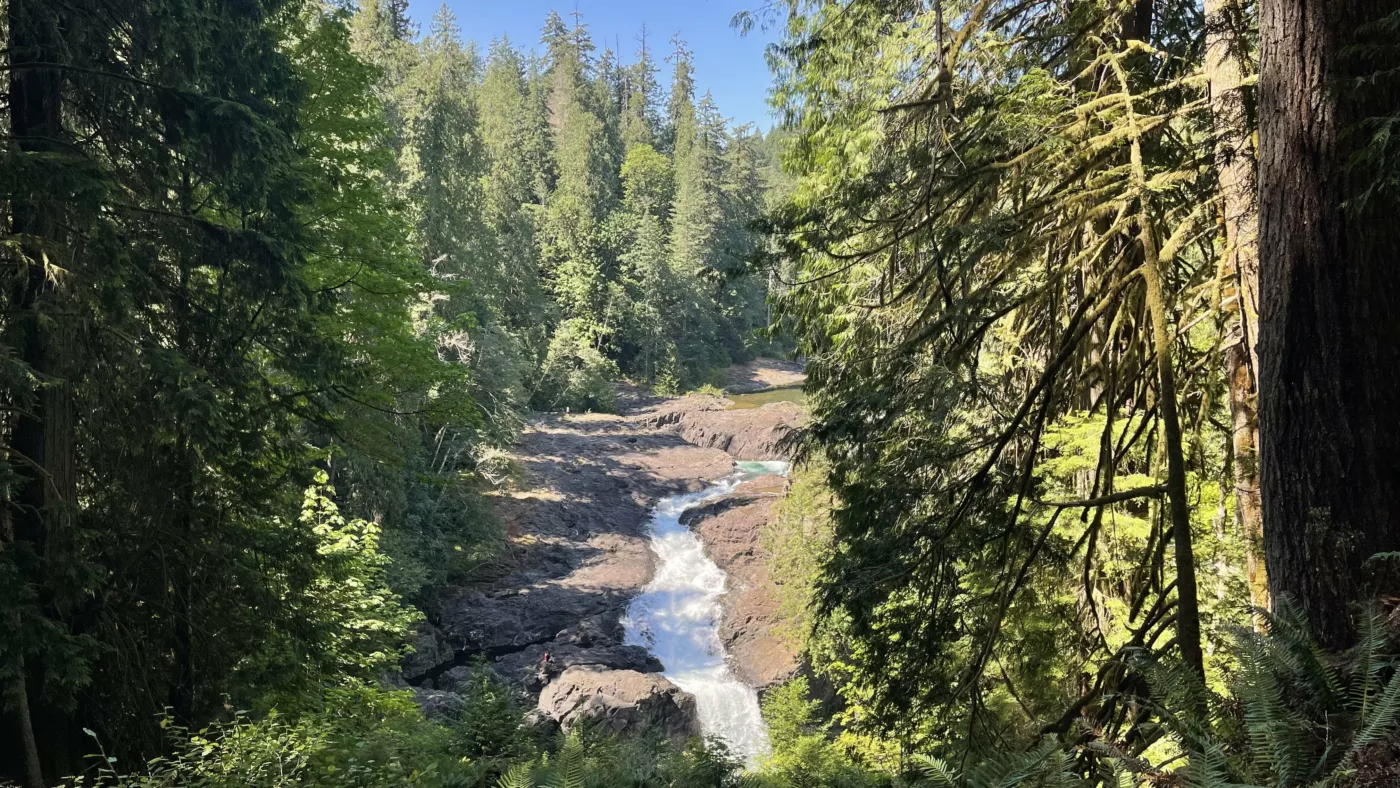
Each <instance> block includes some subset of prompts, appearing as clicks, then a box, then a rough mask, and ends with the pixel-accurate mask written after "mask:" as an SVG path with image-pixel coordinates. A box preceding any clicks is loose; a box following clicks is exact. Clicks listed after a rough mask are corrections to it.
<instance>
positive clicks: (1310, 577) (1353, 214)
mask: <svg viewBox="0 0 1400 788" xmlns="http://www.w3.org/2000/svg"><path fill="white" fill-rule="evenodd" d="M1397 9H1400V5H1397V3H1396V0H1327V2H1317V1H1316V0H1264V2H1263V3H1262V7H1261V11H1260V39H1261V62H1260V87H1259V90H1260V107H1261V110H1260V127H1259V143H1260V145H1259V186H1260V251H1261V254H1260V260H1261V265H1260V271H1259V273H1260V279H1259V284H1260V302H1261V312H1260V331H1259V372H1260V374H1259V391H1260V399H1259V402H1260V411H1259V424H1260V438H1261V447H1260V448H1261V451H1260V460H1261V471H1262V477H1263V478H1262V481H1263V487H1262V492H1263V510H1264V525H1265V529H1264V546H1265V557H1266V559H1267V563H1268V574H1269V590H1270V592H1271V593H1272V594H1273V595H1274V596H1275V597H1276V598H1278V597H1281V596H1284V595H1286V596H1288V597H1289V598H1290V599H1291V600H1292V602H1293V603H1295V604H1296V605H1297V606H1298V607H1299V608H1300V609H1301V611H1302V612H1303V614H1304V615H1305V616H1306V617H1307V619H1308V621H1309V622H1310V625H1311V627H1312V630H1313V632H1314V634H1315V635H1316V636H1317V638H1318V639H1319V641H1320V642H1321V643H1322V644H1323V645H1324V646H1326V647H1328V648H1332V649H1340V648H1345V647H1346V646H1347V645H1349V644H1350V643H1351V642H1352V641H1353V639H1354V629H1353V624H1352V620H1351V605H1352V603H1354V602H1357V601H1359V600H1364V599H1367V598H1369V597H1370V596H1371V595H1372V594H1375V593H1377V592H1382V593H1394V592H1396V591H1400V587H1397V583H1396V573H1395V572H1393V571H1388V572H1387V571H1380V570H1381V569H1382V568H1384V564H1379V563H1378V564H1368V562H1367V559H1369V558H1370V557H1371V556H1373V555H1375V554H1376V553H1380V552H1386V551H1394V550H1400V452H1397V451H1396V447H1397V446H1400V313H1397V312H1396V305H1397V304H1400V276H1397V275H1396V271H1397V270H1400V228H1398V227H1397V225H1400V221H1397V219H1396V217H1397V216H1400V205H1397V200H1396V199H1395V197H1394V195H1393V193H1392V194H1380V195H1378V196H1377V197H1376V198H1375V199H1374V200H1372V201H1370V202H1369V203H1368V204H1365V205H1358V204H1357V203H1355V202H1354V201H1355V198H1357V197H1358V196H1359V195H1360V194H1361V193H1362V192H1363V191H1364V190H1365V189H1366V187H1367V186H1368V185H1369V184H1368V182H1367V179H1368V178H1369V177H1372V176H1374V174H1375V173H1373V172H1368V171H1367V169H1366V168H1355V169H1351V168H1349V167H1348V165H1349V164H1350V163H1351V162H1352V161H1353V157H1354V156H1355V154H1356V152H1357V151H1358V150H1359V149H1360V147H1361V144H1362V143H1363V142H1364V140H1362V139H1359V137H1360V135H1358V134H1356V133H1355V132H1356V131H1357V124H1358V121H1361V120H1363V119H1365V118H1368V117H1372V116H1376V115H1380V114H1384V113H1387V112H1392V111H1394V110H1395V109H1396V108H1397V103H1396V95H1395V92H1394V91H1393V90H1389V89H1383V88H1380V87H1377V86H1375V85H1364V86H1360V87H1358V85H1359V82H1358V81H1357V80H1356V79H1355V78H1356V77H1358V76H1361V75H1363V74H1368V73H1371V72H1374V71H1377V70H1379V69H1380V68H1383V67H1385V66H1386V65H1393V64H1371V65H1363V64H1358V63H1355V62H1350V61H1349V59H1350V58H1351V57H1353V56H1352V55H1349V54H1348V52H1349V51H1351V50H1350V48H1351V47H1352V46H1353V45H1355V44H1358V43H1361V39H1362V36H1363V35H1365V34H1364V32H1363V31H1362V26H1363V25H1364V24H1365V23H1367V22H1370V21H1373V20H1376V19H1379V18H1380V17H1382V16H1384V15H1386V14H1388V13H1393V12H1395V11H1396V10H1397ZM1360 90H1364V91H1366V92H1365V93H1364V94H1362V93H1359V92H1358V91H1360ZM1349 201H1350V202H1349Z"/></svg>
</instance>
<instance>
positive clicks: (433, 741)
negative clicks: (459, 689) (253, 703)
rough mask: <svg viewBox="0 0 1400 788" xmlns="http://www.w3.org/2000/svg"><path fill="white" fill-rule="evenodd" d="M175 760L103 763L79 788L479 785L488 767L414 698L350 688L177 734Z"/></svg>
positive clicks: (364, 686)
mask: <svg viewBox="0 0 1400 788" xmlns="http://www.w3.org/2000/svg"><path fill="white" fill-rule="evenodd" d="M167 731H168V732H169V733H170V735H171V738H172V740H173V752H172V754H171V755H169V756H166V757H161V758H155V759H153V760H151V761H149V762H147V763H146V764H145V766H144V768H143V769H141V770H139V771H135V772H126V773H123V770H122V769H121V767H120V764H117V763H115V762H110V761H108V760H107V759H106V758H105V757H102V756H99V759H98V763H99V768H98V769H96V773H95V774H90V775H87V776H85V777H81V778H78V779H77V780H76V781H75V783H74V784H75V785H77V786H89V785H91V786H102V787H103V788H177V787H178V788H291V786H326V787H327V788H330V787H331V786H336V788H341V787H342V786H364V787H365V788H370V787H371V786H387V785H415V786H425V788H451V787H454V786H470V785H477V784H479V783H480V782H481V780H482V778H483V775H484V769H483V767H482V766H481V765H480V764H476V763H473V762H471V761H470V760H468V759H466V758H463V757H460V756H457V755H455V754H454V753H455V752H457V751H458V744H459V742H458V737H457V734H456V732H455V731H454V730H453V729H451V728H449V727H447V726H443V725H439V724H436V723H433V722H430V721H428V720H426V719H424V717H423V715H422V713H421V712H419V710H418V707H417V706H416V705H415V704H414V703H413V700H412V695H411V693H408V692H401V691H393V690H385V689H382V688H378V687H373V686H370V685H367V684H362V683H350V684H346V685H344V686H342V687H339V688H334V689H329V690H326V691H325V692H324V693H323V694H322V695H320V696H319V697H317V698H315V699H314V700H312V699H303V704H302V706H301V708H298V709H296V710H295V711H294V712H293V713H289V714H283V713H281V712H279V711H273V712H270V713H268V714H267V715H265V716H263V717H261V718H260V719H256V720H254V719H251V718H249V717H246V716H239V717H237V718H235V719H234V720H233V721H231V722H227V723H221V724H216V725H212V726H210V727H208V728H205V729H203V730H200V731H197V732H196V731H186V730H182V729H179V728H175V727H173V726H168V727H167Z"/></svg>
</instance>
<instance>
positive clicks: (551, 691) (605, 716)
mask: <svg viewBox="0 0 1400 788" xmlns="http://www.w3.org/2000/svg"><path fill="white" fill-rule="evenodd" d="M799 374H800V373H799V372H797V371H795V369H794V366H793V365H791V364H786V363H783V362H776V363H763V362H758V363H754V364H750V365H745V366H744V367H739V368H735V369H734V370H731V385H732V386H733V388H734V390H746V389H749V390H751V389H754V388H764V387H766V386H770V385H790V384H791V382H792V380H793V378H794V376H795V375H799ZM798 379H799V380H800V377H799V378H798ZM620 395H621V396H620V397H619V400H620V411H621V412H620V413H619V414H617V415H608V414H576V415H562V414H541V415H539V416H537V417H536V418H534V419H533V420H532V421H531V423H530V425H529V427H528V428H527V429H526V431H525V433H524V435H523V436H522V438H521V440H520V442H519V444H518V446H517V447H516V448H515V451H514V452H513V460H514V461H515V463H516V464H517V466H518V467H519V469H520V473H519V474H518V476H519V478H518V481H517V482H516V483H515V484H514V485H512V486H510V489H506V490H502V491H500V492H498V493H497V494H495V496H494V497H495V503H496V506H497V510H498V511H499V512H500V514H501V516H502V518H503V519H504V520H505V522H506V524H507V526H508V537H509V546H508V549H507V550H506V552H505V554H504V555H503V556H501V557H500V558H499V559H498V560H497V561H495V562H494V563H493V564H492V566H490V567H488V568H486V569H485V570H484V571H483V572H481V573H480V574H479V577H478V579H477V580H476V581H475V582H473V583H471V584H470V585H464V586H460V587H454V588H449V589H445V590H444V592H443V593H442V595H441V597H440V599H439V601H438V604H437V609H436V610H435V611H434V615H433V616H432V619H433V622H432V624H431V625H428V626H425V627H424V630H423V632H422V634H421V636H420V638H419V641H418V643H417V651H416V653H415V654H414V655H412V656H411V657H410V658H409V659H408V660H407V661H406V662H405V665H404V676H405V678H406V680H407V681H408V683H409V684H410V685H412V686H414V687H416V688H417V689H418V693H419V698H420V701H421V702H423V703H424V705H425V708H426V709H427V710H428V711H429V712H430V713H432V712H435V711H436V710H439V709H440V710H444V711H449V710H451V709H453V708H456V707H458V706H460V704H461V699H460V697H459V696H458V694H457V693H459V692H461V691H462V690H463V688H464V687H465V686H466V685H467V683H468V681H469V679H470V673H471V670H472V668H471V665H472V664H473V663H474V662H477V661H481V660H485V661H486V662H487V664H489V665H490V668H491V670H492V671H493V672H494V673H496V674H497V676H498V677H499V678H500V679H502V680H504V681H505V682H507V683H508V684H509V685H511V686H513V687H514V688H516V689H517V691H519V692H520V694H521V695H522V696H524V697H529V698H532V699H534V698H537V699H538V707H539V712H540V714H541V715H543V716H544V717H547V718H549V719H551V720H553V721H555V722H556V723H558V724H560V725H561V726H562V727H564V728H566V729H567V728H568V727H570V726H571V725H572V724H574V723H575V722H576V721H577V720H578V719H580V718H582V717H590V718H595V719H598V720H600V721H601V722H602V724H604V725H607V726H608V727H610V728H612V729H614V730H618V731H625V730H637V729H641V728H659V729H661V730H662V731H664V732H666V733H667V734H669V735H672V736H675V737H688V736H691V735H694V734H696V733H697V732H698V727H697V725H698V724H697V722H696V716H695V703H694V699H693V698H691V697H690V696H689V695H687V694H686V693H684V692H682V691H681V690H680V689H679V688H677V687H676V686H675V685H673V684H671V682H669V681H667V680H666V678H665V677H664V676H662V675H661V674H660V671H661V670H662V667H663V666H662V665H661V664H660V663H659V662H657V660H656V659H655V658H654V657H652V656H651V655H650V654H649V653H648V652H647V651H646V650H645V649H644V648H642V647H640V646H635V645H624V643H623V629H622V624H621V618H622V615H623V613H624V612H625V610H626V608H627V605H628V602H629V601H630V600H631V599H632V597H634V596H635V595H636V594H637V593H638V592H639V591H640V590H641V589H642V588H643V587H644V586H645V585H646V584H647V583H648V582H649V581H650V579H651V577H652V573H653V570H654V556H653V555H652V552H651V550H650V549H649V548H648V537H647V522H648V519H649V516H650V513H651V510H652V507H653V506H654V505H655V504H656V502H657V501H658V500H660V499H661V498H663V497H665V496H669V495H675V494H678V493H683V492H690V491H695V490H699V489H703V488H705V487H706V486H708V485H710V484H711V483H713V482H714V481H715V480H717V479H720V478H723V477H725V476H727V475H729V474H730V473H731V472H732V470H733V467H734V461H735V460H736V459H744V460H760V459H779V458H782V457H785V456H786V455H787V452H788V447H787V439H788V438H789V436H790V435H791V433H792V430H793V429H794V428H795V427H796V426H797V425H798V423H799V422H800V419H801V417H802V414H801V411H800V409H798V408H797V407H796V406H795V405H792V403H776V404H774V405H770V406H766V407H763V408H757V409H750V410H736V411H729V410H726V409H725V408H726V405H727V402H726V401H725V400H723V399H722V398H718V397H704V396H690V397H682V398H677V399H669V400H668V399H658V398H654V397H650V396H647V395H645V394H643V393H642V392H639V391H637V390H634V389H623V390H622V391H621V392H620ZM782 487H783V481H782V479H780V478H779V477H776V476H769V477H763V478H761V479H758V480H755V481H753V482H748V483H746V484H745V485H742V486H741V487H740V488H738V489H736V490H735V491H733V492H732V493H731V494H730V495H727V496H725V497H724V498H723V499H720V500H717V501H714V502H712V503H710V504H708V505H706V506H705V507H702V509H700V510H697V511H696V512H694V513H687V514H688V517H687V519H686V521H685V522H686V523H687V524H689V525H691V527H692V528H695V529H697V533H698V534H699V535H700V537H701V539H702V541H704V542H705V547H706V552H707V553H708V554H710V556H711V558H712V559H713V560H714V561H715V562H716V563H717V564H718V565H719V566H720V567H721V568H722V569H725V570H726V571H727V572H729V573H730V581H729V586H728V587H729V589H730V590H729V593H728V595H727V597H726V599H725V616H724V620H723V621H722V622H721V628H720V634H721V637H722V638H723V639H724V640H725V642H726V645H727V646H728V648H729V649H730V654H731V657H732V660H733V669H734V671H735V672H736V673H737V674H738V675H739V676H740V677H742V678H743V679H744V680H745V681H746V682H748V683H750V684H751V685H752V686H755V687H758V688H763V687H766V686H768V685H771V684H772V683H774V682H775V681H779V680H781V679H783V678H786V677H787V676H789V675H791V674H792V672H793V671H794V670H795V669H796V665H797V663H796V659H795V657H794V656H793V655H792V654H791V653H790V652H788V651H787V650H786V649H785V647H784V646H783V645H782V643H781V642H780V641H779V640H778V639H777V638H776V637H775V636H773V634H772V633H771V631H770V630H771V628H772V624H773V623H775V622H776V602H775V601H774V600H773V599H772V596H771V593H770V592H769V590H768V589H767V587H766V586H767V585H769V584H768V582H767V580H766V574H765V572H766V569H765V567H764V565H763V556H762V554H761V549H760V548H759V547H758V542H759V530H760V529H761V527H762V524H763V523H764V522H766V517H767V513H768V509H769V507H771V505H772V502H773V501H774V500H776V498H777V496H778V495H780V494H781V491H782ZM546 654H547V655H548V659H546V658H545V657H546Z"/></svg>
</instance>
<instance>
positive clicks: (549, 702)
mask: <svg viewBox="0 0 1400 788" xmlns="http://www.w3.org/2000/svg"><path fill="white" fill-rule="evenodd" d="M539 709H540V711H541V712H543V713H544V714H545V715H546V716H548V717H549V718H550V719H552V720H554V721H556V722H558V723H559V726H560V728H562V729H563V730H564V731H565V732H568V731H569V729H570V728H572V727H573V726H574V725H576V724H578V723H579V722H581V721H583V720H591V721H593V722H594V723H596V724H598V725H601V726H602V727H603V728H604V729H606V730H610V731H613V732H615V733H624V732H626V733H637V732H641V731H660V732H661V733H663V734H664V735H666V736H668V737H670V738H672V739H676V740H684V739H688V738H690V737H692V736H699V735H700V719H699V717H698V716H697V714H696V710H695V697H694V696H693V695H691V694H690V693H688V692H683V691H682V690H681V688H680V687H677V686H676V685H674V684H672V683H671V682H669V681H667V680H666V678H665V677H664V676H661V675H660V674H656V673H641V672H639V671H635V670H611V669H608V668H603V667H599V666H595V665H577V666H574V667H571V668H569V669H568V670H565V671H564V672H563V673H562V674H560V676H559V678H557V679H555V680H554V681H552V682H550V684H549V686H547V687H545V688H544V691H543V692H541V693H540V702H539Z"/></svg>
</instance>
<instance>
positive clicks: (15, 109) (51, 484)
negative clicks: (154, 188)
mask: <svg viewBox="0 0 1400 788" xmlns="http://www.w3.org/2000/svg"><path fill="white" fill-rule="evenodd" d="M6 21H7V23H8V33H9V41H8V44H9V60H10V71H9V85H8V99H9V104H8V109H9V126H10V134H11V135H12V138H13V139H14V141H15V144H16V146H17V147H18V148H19V150H20V151H21V152H23V153H27V154H28V153H41V154H53V153H60V154H61V153H64V152H66V151H65V148H64V139H65V135H64V128H63V110H62V101H63V95H62V76H61V74H60V71H59V70H58V69H55V68H50V67H46V65H47V64H52V63H57V62H60V61H61V59H62V52H63V45H62V41H63V26H62V20H61V19H60V17H59V12H58V6H57V5H56V4H51V3H49V2H48V0H10V2H9V4H8V18H7V20H6ZM30 64H45V66H38V65H30ZM27 186H28V189H29V193H28V194H25V193H24V192H21V193H19V194H17V195H16V196H15V198H14V199H13V201H12V202H11V205H10V233H11V235H12V237H14V238H15V239H16V240H17V241H18V249H19V252H18V257H19V259H18V260H16V262H17V266H16V269H17V270H18V271H19V274H18V276H16V277H14V279H13V280H12V282H13V289H12V291H11V292H10V293H9V294H8V295H9V304H10V306H9V308H10V310H12V311H11V315H12V318H11V320H10V322H9V325H8V326H7V332H6V334H7V336H6V341H7V342H8V343H9V345H10V347H11V349H12V352H13V353H14V355H15V356H16V357H17V358H18V359H20V360H21V361H22V362H23V363H24V364H25V365H26V366H27V367H28V368H29V369H30V370H31V371H32V373H33V375H34V377H35V379H36V380H37V386H38V390H37V391H35V392H32V396H29V395H30V394H31V392H24V391H20V392H14V393H13V394H12V397H13V398H14V399H17V400H19V401H21V402H24V403H25V405H26V407H22V408H20V409H18V410H17V411H16V413H15V415H14V416H13V422H12V424H11V428H10V438H11V449H12V451H11V453H10V455H9V457H8V458H7V459H9V461H10V462H11V463H12V465H13V467H14V470H15V475H16V478H15V481H14V483H13V487H12V490H13V494H12V495H11V496H9V500H7V501H6V504H7V505H8V506H9V507H10V511H9V515H10V518H11V519H10V523H11V525H12V532H13V538H14V541H15V542H21V543H25V544H26V545H27V546H28V548H29V549H31V550H32V551H33V552H34V554H35V555H36V556H37V557H38V559H39V561H38V570H37V572H36V573H34V574H33V575H32V576H31V577H29V578H28V579H27V582H31V583H33V584H34V585H35V586H36V587H38V588H39V589H41V594H40V600H41V603H42V604H43V606H44V612H45V614H46V615H49V616H51V617H54V618H56V619H61V618H62V616H63V615H64V612H65V604H66V603H67V602H68V601H71V599H70V596H69V595H68V594H67V591H68V589H64V588H61V587H58V586H56V585H55V584H54V583H53V579H54V578H55V577H58V576H60V575H61V572H59V571H58V570H57V569H56V568H55V565H56V564H57V563H58V561H57V560H56V558H55V553H56V552H57V551H58V550H61V547H56V546H55V540H54V537H55V535H56V534H58V535H63V534H65V533H66V529H65V528H64V523H66V522H67V520H68V518H69V517H71V514H72V506H73V504H74V502H75V501H76V499H77V493H76V488H77V480H76V473H75V468H76V462H75V459H74V450H75V443H74V437H73V427H74V424H73V404H72V388H71V384H70V383H69V382H68V380H67V371H68V370H67V366H66V360H67V359H68V358H69V357H70V356H71V352H70V350H69V348H70V343H71V340H72V336H73V323H72V318H71V317H70V316H67V315H65V314H64V309H63V304H62V292H61V288H60V287H59V285H58V282H57V278H56V276H55V273H54V272H55V271H57V270H59V269H62V268H69V267H70V266H69V261H68V260H66V259H65V254H64V253H65V251H66V250H65V247H64V230H63V227H64V224H65V222H64V217H63V210H62V208H61V207H59V202H58V201H57V200H55V199H54V198H53V197H52V196H51V195H48V194H45V193H44V191H43V190H44V189H45V187H46V186H47V184H46V183H45V182H43V181H42V180H40V181H36V182H33V183H30V184H27ZM31 665H32V666H33V670H34V675H35V676H42V673H43V670H44V664H43V662H42V655H41V658H39V659H34V660H31ZM29 684H30V686H31V687H39V686H42V681H41V680H37V679H36V680H34V681H32V682H29ZM20 700H21V701H22V705H21V708H22V711H23V712H24V714H23V715H22V716H24V717H25V719H23V720H21V727H22V737H23V738H24V739H25V742H24V746H25V750H26V753H27V755H26V759H27V760H28V761H30V762H29V763H27V764H26V767H27V772H28V780H29V781H30V783H31V784H35V785H42V775H41V774H36V768H37V767H36V763H35V761H45V762H47V764H48V765H49V766H50V767H51V768H50V770H51V771H53V772H54V773H59V772H61V771H63V770H65V769H66V768H67V767H68V766H69V765H70V764H69V760H70V758H69V756H68V753H67V742H66V737H64V736H63V731H65V730H66V729H67V728H68V720H67V717H66V715H64V714H63V713H61V712H60V711H58V710H57V709H56V708H55V707H53V705H52V704H40V705H39V706H38V708H37V709H35V710H34V712H35V713H34V714H32V715H31V714H29V713H28V712H29V695H28V693H27V692H26V693H24V694H23V696H22V697H21V699H20ZM26 723H28V724H26ZM36 729H38V731H39V732H40V733H42V734H45V735H48V733H49V732H53V733H54V738H53V739H52V740H51V741H50V742H49V744H50V745H51V746H50V747H49V748H48V749H47V750H45V749H44V748H43V747H42V746H41V745H43V743H44V742H43V741H42V740H41V741H37V742H36V741H35V736H34V732H35V730H36ZM40 756H42V758H41V757H40Z"/></svg>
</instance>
